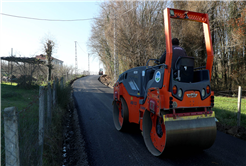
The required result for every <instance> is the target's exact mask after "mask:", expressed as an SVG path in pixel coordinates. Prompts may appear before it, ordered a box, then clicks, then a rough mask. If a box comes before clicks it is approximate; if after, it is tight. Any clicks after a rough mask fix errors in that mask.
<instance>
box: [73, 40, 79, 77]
mask: <svg viewBox="0 0 246 166" xmlns="http://www.w3.org/2000/svg"><path fill="white" fill-rule="evenodd" d="M74 42H75V75H77V69H78V62H77V45H76V42H77V41H74Z"/></svg>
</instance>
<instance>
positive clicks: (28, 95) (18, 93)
mask: <svg viewBox="0 0 246 166" xmlns="http://www.w3.org/2000/svg"><path fill="white" fill-rule="evenodd" d="M16 85H17V84H16V83H12V85H11V83H2V84H1V115H2V117H1V123H2V125H1V138H2V139H1V144H2V148H1V152H2V155H1V165H5V149H4V144H5V142H4V141H5V140H4V137H3V135H4V123H3V120H4V119H3V118H4V117H3V111H4V109H5V108H7V107H13V106H14V107H16V108H17V114H18V115H17V116H18V126H19V129H18V130H19V131H18V132H19V137H20V142H19V146H20V157H21V158H23V156H24V155H25V156H29V155H30V154H31V152H33V151H35V149H32V148H33V147H35V146H33V145H34V144H36V142H33V141H32V140H34V138H35V140H37V138H38V115H39V114H38V95H39V93H38V87H37V86H34V87H33V88H31V89H22V88H19V87H17V86H16ZM35 100H36V103H35V102H34V101H35ZM31 102H33V103H31ZM32 146H33V147H32ZM30 149H32V150H30ZM31 156H32V157H34V158H35V157H36V156H33V155H31ZM23 159H24V158H23ZM25 159H26V158H25ZM23 161H24V160H23Z"/></svg>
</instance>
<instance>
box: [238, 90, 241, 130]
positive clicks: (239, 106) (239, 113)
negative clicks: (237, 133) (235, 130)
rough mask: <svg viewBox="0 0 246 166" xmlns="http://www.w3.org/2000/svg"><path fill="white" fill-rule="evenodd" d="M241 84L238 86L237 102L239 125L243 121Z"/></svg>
mask: <svg viewBox="0 0 246 166" xmlns="http://www.w3.org/2000/svg"><path fill="white" fill-rule="evenodd" d="M241 92H242V91H241V86H239V87H238V104H237V126H238V127H239V126H240V121H241Z"/></svg>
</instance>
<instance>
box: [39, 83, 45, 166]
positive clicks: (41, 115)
mask: <svg viewBox="0 0 246 166" xmlns="http://www.w3.org/2000/svg"><path fill="white" fill-rule="evenodd" d="M44 92H45V90H44V87H43V86H40V87H39V137H38V138H39V146H41V155H40V165H43V157H42V156H43V142H44V105H45V103H44Z"/></svg>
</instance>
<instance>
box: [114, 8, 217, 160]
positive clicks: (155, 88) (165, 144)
mask: <svg viewBox="0 0 246 166" xmlns="http://www.w3.org/2000/svg"><path fill="white" fill-rule="evenodd" d="M163 14H164V32H165V41H166V61H165V63H163V64H160V63H158V60H156V59H149V60H148V61H147V62H146V66H140V67H135V68H132V69H129V70H127V71H125V72H123V73H122V74H120V75H119V78H118V80H117V81H116V83H115V84H114V94H113V120H114V125H115V128H116V129H117V130H119V131H127V130H130V129H131V125H132V124H134V123H135V124H138V125H139V128H140V130H141V132H142V135H143V139H144V142H145V145H146V147H147V149H148V150H149V152H150V153H151V154H152V155H154V156H160V155H162V154H163V152H164V150H167V149H173V148H174V149H175V148H178V149H179V148H189V149H190V148H194V149H200V150H204V149H207V148H210V147H211V146H212V145H213V143H214V141H215V138H216V131H217V129H216V122H215V113H214V111H212V108H213V106H214V92H213V91H211V84H210V81H211V74H212V65H213V56H214V55H213V48H212V40H211V34H210V27H209V17H208V14H207V13H198V12H192V11H186V10H178V9H173V8H166V9H165V10H164V12H163ZM171 19H181V20H186V21H196V22H200V23H202V24H203V32H204V40H205V46H206V53H207V61H206V66H200V67H195V66H194V58H193V57H189V56H186V57H179V58H178V59H177V60H176V62H174V63H172V54H173V49H172V42H171V40H172V39H171V38H172V37H171V23H170V20H171ZM152 60H153V61H154V62H155V65H152V66H149V62H150V61H152Z"/></svg>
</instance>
